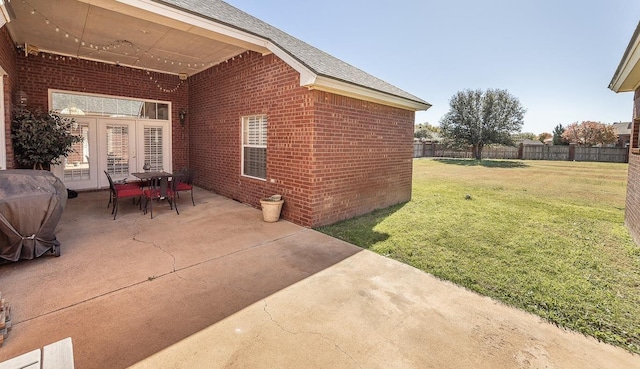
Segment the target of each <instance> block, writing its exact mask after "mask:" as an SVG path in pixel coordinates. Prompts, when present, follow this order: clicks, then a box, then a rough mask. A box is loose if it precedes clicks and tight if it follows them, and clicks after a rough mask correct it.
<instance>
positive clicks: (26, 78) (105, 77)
mask: <svg viewBox="0 0 640 369" xmlns="http://www.w3.org/2000/svg"><path fill="white" fill-rule="evenodd" d="M16 60H17V75H18V86H17V88H18V89H19V90H22V91H24V92H25V93H26V94H27V97H28V101H27V106H28V108H31V109H35V108H40V109H44V110H46V109H48V98H49V96H48V89H50V88H51V89H59V90H68V91H77V92H84V93H94V94H104V95H113V96H122V97H132V98H140V99H151V100H161V101H170V102H172V103H173V104H172V108H173V109H172V116H171V127H172V128H171V129H172V138H173V141H172V150H173V152H172V154H173V167H174V168H180V167H184V166H188V165H189V148H188V147H189V145H188V142H189V133H188V120H189V119H188V118H189V115H187V123H186V124H185V127H182V126H181V125H180V120H179V118H178V112H179V111H180V109H182V108H185V109H187V108H188V103H189V87H188V83H187V81H185V82H183V83H182V84H181V85H180V87H179V88H177V89H176V90H175V91H173V92H166V91H165V90H172V89H173V88H174V87H176V86H178V85H179V84H180V80H179V78H178V77H177V76H174V75H168V74H161V73H155V72H147V71H143V70H140V69H133V68H128V67H121V66H115V65H110V64H103V63H98V62H94V61H87V60H80V59H76V58H69V57H62V56H59V55H52V54H47V53H40V55H38V56H34V55H29V56H28V57H25V56H24V54H18V55H17V57H16ZM158 86H160V87H158ZM187 110H188V109H187Z"/></svg>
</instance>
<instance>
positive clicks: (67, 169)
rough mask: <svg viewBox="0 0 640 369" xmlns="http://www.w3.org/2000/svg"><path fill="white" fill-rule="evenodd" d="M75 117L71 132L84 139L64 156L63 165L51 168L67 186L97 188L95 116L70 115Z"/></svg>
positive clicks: (80, 188)
mask: <svg viewBox="0 0 640 369" xmlns="http://www.w3.org/2000/svg"><path fill="white" fill-rule="evenodd" d="M69 118H72V119H73V125H72V127H71V133H72V134H74V135H76V136H82V141H81V142H77V143H75V144H73V146H71V148H72V149H73V152H71V153H70V154H69V155H68V156H67V157H66V158H63V159H64V160H62V164H61V165H56V166H54V167H52V168H51V171H52V172H53V174H55V175H56V176H57V177H58V178H60V179H62V181H63V182H64V184H65V186H66V187H67V188H69V189H72V190H82V189H88V188H96V187H97V186H98V161H97V155H98V151H97V147H98V145H97V142H96V138H97V135H96V128H97V121H96V119H95V118H91V117H82V116H69Z"/></svg>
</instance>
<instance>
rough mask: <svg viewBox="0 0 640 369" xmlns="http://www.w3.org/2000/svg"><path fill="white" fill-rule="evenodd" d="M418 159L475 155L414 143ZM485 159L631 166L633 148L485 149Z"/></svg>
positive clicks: (443, 146)
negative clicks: (630, 149)
mask: <svg viewBox="0 0 640 369" xmlns="http://www.w3.org/2000/svg"><path fill="white" fill-rule="evenodd" d="M413 157H414V158H457V159H462V158H464V159H471V158H473V152H472V151H471V148H469V149H452V148H448V147H446V145H443V144H435V143H427V142H414V143H413ZM482 158H483V159H521V160H567V161H602V162H613V163H628V162H629V149H628V148H619V147H581V146H576V145H558V146H546V145H523V144H520V146H518V147H511V146H489V147H487V146H485V147H484V148H483V149H482Z"/></svg>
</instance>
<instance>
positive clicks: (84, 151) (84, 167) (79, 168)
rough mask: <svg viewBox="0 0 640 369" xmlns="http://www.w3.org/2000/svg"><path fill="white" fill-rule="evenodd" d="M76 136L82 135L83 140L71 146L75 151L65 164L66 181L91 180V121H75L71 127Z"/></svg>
mask: <svg viewBox="0 0 640 369" xmlns="http://www.w3.org/2000/svg"><path fill="white" fill-rule="evenodd" d="M71 133H72V134H73V135H74V136H82V142H77V143H75V144H73V146H72V147H71V148H72V149H73V152H72V153H71V154H69V156H67V160H65V165H64V182H65V183H68V182H74V181H87V180H91V170H90V167H89V165H90V161H89V158H90V153H89V123H88V122H75V123H74V124H73V127H72V128H71Z"/></svg>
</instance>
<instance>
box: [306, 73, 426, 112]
mask: <svg viewBox="0 0 640 369" xmlns="http://www.w3.org/2000/svg"><path fill="white" fill-rule="evenodd" d="M303 86H304V87H307V88H308V89H310V90H320V91H326V92H331V93H335V94H338V95H342V96H347V97H353V98H356V99H360V100H364V101H369V102H373V103H377V104H382V105H387V106H393V107H396V108H400V109H405V110H411V111H419V110H427V109H429V108H430V107H431V104H429V103H427V102H425V101H417V100H411V99H407V98H404V97H401V96H396V95H390V94H388V93H385V92H380V91H376V90H372V89H370V88H366V87H362V86H358V85H354V84H352V83H348V82H344V81H340V80H337V79H333V78H329V77H325V76H316V78H315V79H314V81H313V82H311V83H307V84H305V85H303Z"/></svg>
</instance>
